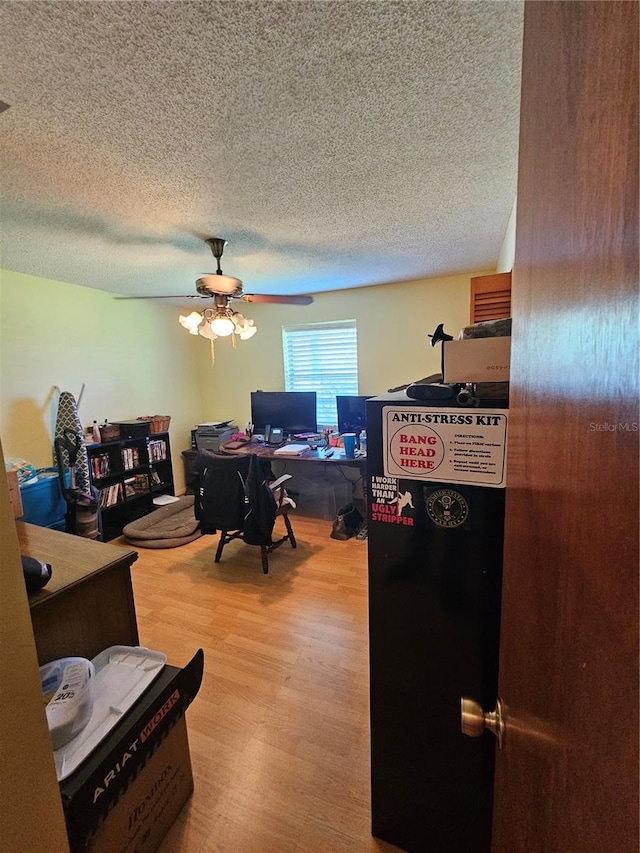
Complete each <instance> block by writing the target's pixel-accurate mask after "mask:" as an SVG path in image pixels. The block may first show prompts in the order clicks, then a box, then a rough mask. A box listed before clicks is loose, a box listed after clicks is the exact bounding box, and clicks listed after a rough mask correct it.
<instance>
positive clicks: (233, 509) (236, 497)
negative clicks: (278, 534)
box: [189, 450, 277, 545]
mask: <svg viewBox="0 0 640 853" xmlns="http://www.w3.org/2000/svg"><path fill="white" fill-rule="evenodd" d="M267 470H268V466H267V467H266V469H265V467H264V465H263V464H261V462H260V460H259V458H258V456H257V455H256V454H255V453H247V454H243V455H234V456H222V455H218V454H214V453H211V452H209V451H206V450H201V451H199V452H198V455H197V456H196V459H195V462H194V465H193V469H192V473H191V476H190V478H189V485H190V486H191V487H192V488H193V489H194V491H195V494H196V497H195V515H196V518H197V519H199V521H200V529H201V530H202V532H203V533H213V532H215V531H216V530H242V531H243V538H244V541H245V542H247V543H248V544H249V545H268V544H269V543H270V542H271V534H272V531H273V525H274V523H275V518H276V511H277V507H276V502H275V499H274V497H273V493H272V492H271V489H270V488H269V486H268V476H267Z"/></svg>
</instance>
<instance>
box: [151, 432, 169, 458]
mask: <svg viewBox="0 0 640 853" xmlns="http://www.w3.org/2000/svg"><path fill="white" fill-rule="evenodd" d="M148 446H149V462H163V461H164V460H165V459H166V458H167V442H166V441H165V440H164V439H163V438H152V439H150V441H149V445H148Z"/></svg>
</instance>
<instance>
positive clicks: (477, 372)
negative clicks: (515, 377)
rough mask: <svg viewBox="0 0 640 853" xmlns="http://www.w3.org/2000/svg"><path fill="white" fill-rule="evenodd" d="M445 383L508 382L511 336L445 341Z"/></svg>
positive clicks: (443, 357) (443, 352)
mask: <svg viewBox="0 0 640 853" xmlns="http://www.w3.org/2000/svg"><path fill="white" fill-rule="evenodd" d="M442 361H443V373H444V380H443V381H444V382H451V383H457V382H460V383H464V382H508V381H509V369H510V364H511V338H510V337H494V338H465V339H464V340H461V341H443V344H442Z"/></svg>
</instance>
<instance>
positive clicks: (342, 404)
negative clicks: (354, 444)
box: [336, 396, 371, 435]
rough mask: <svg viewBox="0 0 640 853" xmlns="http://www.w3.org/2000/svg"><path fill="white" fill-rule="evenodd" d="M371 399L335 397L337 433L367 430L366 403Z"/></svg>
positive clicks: (358, 432) (357, 433)
mask: <svg viewBox="0 0 640 853" xmlns="http://www.w3.org/2000/svg"><path fill="white" fill-rule="evenodd" d="M369 399H371V398H370V397H364V396H351V397H347V396H339V397H336V406H337V409H338V432H340V433H342V432H355V434H356V435H359V434H360V431H361V430H363V429H366V428H367V407H366V405H365V404H366V401H367V400H369Z"/></svg>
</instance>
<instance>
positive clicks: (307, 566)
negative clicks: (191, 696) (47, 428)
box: [115, 515, 398, 853]
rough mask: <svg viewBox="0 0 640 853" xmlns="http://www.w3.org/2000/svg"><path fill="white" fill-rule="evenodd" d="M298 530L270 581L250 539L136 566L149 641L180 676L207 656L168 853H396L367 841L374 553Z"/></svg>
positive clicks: (304, 524) (300, 526)
mask: <svg viewBox="0 0 640 853" xmlns="http://www.w3.org/2000/svg"><path fill="white" fill-rule="evenodd" d="M292 521H293V525H294V531H295V534H296V538H297V540H298V547H297V549H296V550H293V549H292V548H291V547H290V546H289V544H288V543H285V544H284V545H282V546H281V547H280V548H279V549H278V551H276V552H275V553H274V554H273V555H271V558H270V571H269V574H268V575H264V574H263V573H262V568H261V564H260V550H259V548H256V547H252V546H249V545H244V544H243V543H242V542H233V543H231V544H229V545H227V546H226V547H225V550H224V553H223V557H222V562H220V563H218V564H217V565H216V564H215V563H214V562H213V557H214V551H215V545H216V542H217V537H215V536H203V537H202V538H200V539H198V540H196V541H195V542H192V543H190V544H189V545H185V546H182V547H180V548H174V549H168V550H144V549H140V550H139V559H138V560H137V562H136V563H134V564H133V566H132V575H133V586H134V595H135V602H136V610H137V615H138V626H139V631H140V643H141V644H142V645H144V646H147V647H148V648H152V649H157V650H161V651H164V652H166V654H167V656H168V660H169V662H170V663H171V664H173V665H176V666H184V664H186V663H187V662H188V660H189V659H190V658H191V656H192V655H193V653H194V652H195V651H196V650H197V649H198V648H200V647H201V648H203V649H204V656H205V674H204V680H203V684H202V687H201V689H200V692H199V694H198V696H197V697H196V698H195V700H194V702H193V704H192V705H191V707H190V708H189V710H188V711H187V727H188V732H189V741H190V747H191V760H192V765H193V775H194V784H195V791H194V794H193V796H192V798H191V799H190V801H189V803H188V804H187V805H186V806H185V808H184V809H183V811H182V813H181V815H180V817H179V818H178V820H177V821H176V823H175V824H174V826H173V827H172V829H171V831H170V832H169V834H168V836H167V838H166V839H165V842H164V844H163V846H162V853H175V851H179V853H200V852H201V851H207V853H209V852H210V853H360V851H378V853H383V851H384V852H385V853H390V851H397V850H398V848H396V847H393V846H392V845H389V844H385V843H384V842H380V841H377V840H376V839H373V838H372V837H371V834H370V809H369V720H368V713H369V705H368V648H367V644H368V639H367V543H366V541H359V540H356V539H350V540H348V541H346V542H340V541H336V540H333V539H331V538H330V536H329V533H330V530H331V522H330V521H322V520H318V519H312V518H306V517H303V516H299V515H292ZM281 525H282V522H281V520H278V521H277V526H276V531H277V530H279V529H280V527H281ZM115 541H116V542H117V541H118V540H115Z"/></svg>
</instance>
